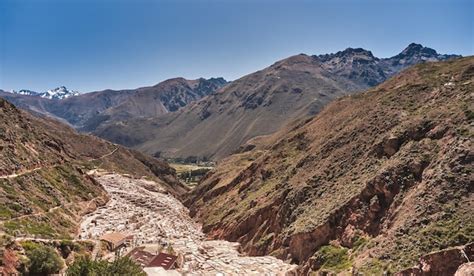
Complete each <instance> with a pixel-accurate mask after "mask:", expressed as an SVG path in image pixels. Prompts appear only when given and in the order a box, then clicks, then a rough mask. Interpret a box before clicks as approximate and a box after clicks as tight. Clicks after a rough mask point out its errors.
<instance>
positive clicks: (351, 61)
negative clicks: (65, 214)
mask: <svg viewBox="0 0 474 276" xmlns="http://www.w3.org/2000/svg"><path fill="white" fill-rule="evenodd" d="M455 57H459V56H456V55H440V54H438V53H437V52H436V51H435V50H433V49H430V48H427V47H423V46H421V45H419V44H410V45H408V47H407V48H406V49H404V50H403V51H402V52H401V53H400V54H398V55H396V56H393V57H391V58H377V57H374V56H373V54H372V53H371V52H370V51H367V50H364V49H360V48H356V49H354V48H348V49H346V50H344V51H340V52H337V53H335V54H327V55H317V56H316V55H315V56H309V55H305V54H300V55H296V56H292V57H289V58H287V59H284V60H281V61H278V62H276V63H275V64H273V65H271V66H270V67H267V68H265V69H263V70H260V71H257V72H255V73H252V74H249V75H247V76H244V77H242V78H240V79H238V80H235V81H233V82H232V83H230V84H229V85H227V86H225V87H223V88H221V89H220V90H219V91H217V92H216V93H214V94H212V95H210V96H208V97H205V98H203V99H202V100H200V101H198V102H196V103H194V104H192V105H189V106H186V107H185V108H183V109H181V110H179V111H177V112H174V113H168V114H165V115H162V116H158V117H149V118H132V119H130V120H127V121H116V122H115V123H113V124H107V125H102V126H99V127H97V128H96V129H95V130H93V133H95V134H96V135H99V136H100V137H103V138H106V139H108V140H111V141H114V142H118V143H121V144H124V145H127V146H130V147H133V148H136V149H139V150H141V151H143V152H146V153H149V154H155V155H161V156H165V157H173V158H185V157H190V156H196V157H199V158H210V159H215V160H218V159H221V158H223V157H225V156H227V155H229V154H230V153H232V152H234V151H236V150H237V149H238V148H239V146H240V145H242V144H243V143H245V142H246V141H248V140H249V139H251V138H253V137H256V136H259V135H266V134H270V133H273V132H275V131H277V130H278V129H280V128H281V127H282V126H284V125H286V124H289V123H291V122H293V121H295V120H297V119H304V118H308V117H312V116H314V115H315V114H317V113H318V112H319V111H320V110H321V109H322V108H323V107H324V106H325V105H326V104H327V103H329V102H331V101H333V100H334V99H336V98H339V97H341V96H344V95H348V94H352V93H356V92H359V91H362V90H365V89H367V88H369V87H373V86H375V85H377V84H379V83H381V82H383V81H385V80H386V79H388V78H390V77H391V76H393V75H394V74H395V73H397V72H399V71H400V70H403V69H404V68H406V67H409V66H411V65H414V64H416V63H421V62H427V61H437V60H445V59H449V58H455Z"/></svg>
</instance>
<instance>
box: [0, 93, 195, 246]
mask: <svg viewBox="0 0 474 276" xmlns="http://www.w3.org/2000/svg"><path fill="white" fill-rule="evenodd" d="M97 167H100V168H102V169H106V170H109V171H118V172H122V173H128V174H131V175H134V176H137V177H142V176H145V177H149V178H152V179H154V180H156V181H158V182H159V183H161V184H163V186H165V187H167V188H168V190H169V192H170V193H174V194H182V193H184V192H185V191H186V188H185V187H183V186H182V185H181V184H180V183H179V182H178V181H177V179H176V176H175V171H174V170H173V169H172V168H170V167H169V166H168V165H167V164H165V163H163V162H160V161H158V160H156V159H153V158H150V157H147V156H145V155H143V154H141V153H138V152H135V151H131V150H127V149H125V148H123V147H121V146H117V145H114V144H112V143H110V142H106V141H103V140H101V139H99V138H97V137H93V136H88V135H79V134H77V133H76V132H75V131H74V130H73V129H71V128H69V127H67V126H64V125H60V124H58V123H57V122H55V121H51V120H44V119H40V118H34V117H32V116H31V115H29V114H27V113H25V112H23V111H20V110H18V109H17V108H15V107H14V106H13V105H12V104H10V103H8V102H7V101H5V100H3V99H0V202H1V205H0V232H1V231H5V232H7V233H9V234H28V235H38V236H45V237H52V236H54V237H67V236H68V235H70V234H73V233H74V231H75V230H76V226H77V222H78V220H79V219H80V217H81V214H83V213H84V212H87V211H90V210H92V209H94V208H95V206H96V205H97V204H102V203H104V202H105V200H106V193H105V191H104V190H103V189H102V187H101V186H100V185H99V184H98V183H96V182H95V180H93V179H92V178H91V177H89V176H87V175H86V171H87V170H89V169H92V168H97Z"/></svg>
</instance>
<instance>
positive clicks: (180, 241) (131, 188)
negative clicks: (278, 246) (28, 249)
mask: <svg viewBox="0 0 474 276" xmlns="http://www.w3.org/2000/svg"><path fill="white" fill-rule="evenodd" d="M96 179H97V180H98V181H99V182H100V183H101V184H102V185H103V186H104V188H105V189H106V190H107V192H108V193H109V194H110V201H109V202H108V203H107V205H105V206H103V207H100V208H99V209H97V210H96V211H95V212H93V213H91V214H89V215H88V216H86V217H85V218H84V220H83V222H82V223H81V229H80V234H79V236H80V238H83V239H98V238H99V237H100V236H101V235H103V234H104V233H107V232H112V231H117V232H122V233H126V234H132V235H134V236H135V244H136V246H145V248H148V249H149V250H153V248H157V247H158V246H159V245H163V244H168V245H171V247H172V248H173V250H174V251H175V252H177V253H181V254H183V255H184V260H185V261H184V265H183V267H182V268H181V269H178V271H177V272H180V273H190V274H192V275H216V274H218V273H221V274H224V275H237V274H238V275H284V274H285V272H288V271H291V270H293V269H294V268H295V266H294V265H290V264H287V263H285V262H283V261H281V260H279V259H276V258H274V257H271V256H263V257H249V256H245V255H243V254H240V253H239V252H238V250H237V249H238V246H239V244H238V243H231V242H227V241H223V240H207V239H206V238H205V235H204V234H203V233H202V231H201V227H200V225H199V224H197V223H196V222H194V221H193V220H192V219H191V217H189V215H188V210H187V208H186V207H184V206H183V205H182V204H181V202H179V201H178V200H177V199H176V198H174V197H173V196H171V195H168V194H166V193H165V191H164V190H163V189H160V188H159V186H158V184H156V183H155V182H152V181H148V180H143V179H132V178H128V177H125V176H121V175H118V174H105V175H101V176H96ZM130 249H131V248H129V250H130ZM155 250H156V249H155Z"/></svg>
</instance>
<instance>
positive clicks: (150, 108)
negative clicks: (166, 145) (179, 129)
mask: <svg viewBox="0 0 474 276" xmlns="http://www.w3.org/2000/svg"><path fill="white" fill-rule="evenodd" d="M226 83H227V82H226V81H225V80H224V79H222V78H211V79H203V78H201V79H197V80H186V79H183V78H176V79H170V80H166V81H164V82H161V83H159V84H157V85H155V86H150V87H142V88H138V89H129V90H104V91H98V92H91V93H85V94H80V95H78V96H75V97H67V98H64V99H57V98H51V97H50V98H42V97H40V96H35V95H30V94H31V93H8V92H4V91H0V97H2V98H5V99H7V100H8V101H10V102H12V103H13V104H15V105H16V106H17V107H19V108H22V109H25V110H29V111H32V112H33V113H35V114H43V115H47V116H49V117H53V118H55V119H59V120H61V121H63V122H67V123H68V124H70V125H72V126H74V127H75V128H77V129H81V130H84V131H91V130H94V129H95V128H96V127H98V126H99V125H101V124H107V123H108V122H109V121H112V122H114V121H115V120H125V119H130V118H136V117H142V116H146V117H149V116H157V115H161V114H165V113H168V112H172V111H176V110H178V109H180V108H181V107H183V106H185V105H187V104H188V103H190V102H192V101H196V100H198V99H200V98H202V97H204V96H206V95H208V94H211V93H213V92H214V91H216V90H217V89H219V88H220V87H222V86H223V85H225V84H226ZM58 89H60V88H58ZM48 92H49V91H48ZM48 92H46V93H48ZM52 92H55V91H52ZM48 95H49V94H48Z"/></svg>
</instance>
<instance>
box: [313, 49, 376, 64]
mask: <svg viewBox="0 0 474 276" xmlns="http://www.w3.org/2000/svg"><path fill="white" fill-rule="evenodd" d="M314 57H315V58H317V59H319V60H320V61H321V62H331V61H332V62H339V61H352V60H353V59H356V60H360V59H365V60H377V58H376V57H374V55H373V54H372V52H371V51H369V50H365V49H363V48H347V49H345V50H343V51H339V52H337V53H332V54H324V55H318V56H314Z"/></svg>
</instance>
